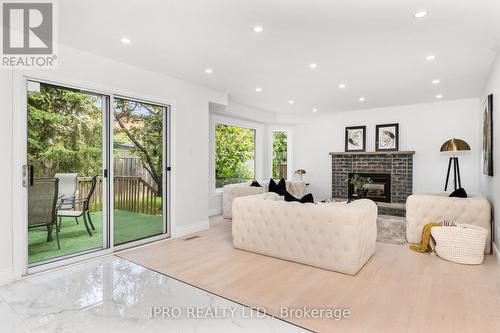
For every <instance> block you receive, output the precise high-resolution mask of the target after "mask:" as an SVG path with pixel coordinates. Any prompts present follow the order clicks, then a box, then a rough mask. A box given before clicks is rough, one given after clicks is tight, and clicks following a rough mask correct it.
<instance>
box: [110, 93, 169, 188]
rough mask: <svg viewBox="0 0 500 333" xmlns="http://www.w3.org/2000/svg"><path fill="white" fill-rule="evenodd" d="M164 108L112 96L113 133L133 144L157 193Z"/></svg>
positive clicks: (161, 160)
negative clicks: (121, 135) (114, 123)
mask: <svg viewBox="0 0 500 333" xmlns="http://www.w3.org/2000/svg"><path fill="white" fill-rule="evenodd" d="M163 110H164V107H162V106H158V105H153V104H147V103H143V102H138V101H131V100H126V99H121V98H115V108H114V118H115V120H116V124H117V125H118V128H116V129H115V136H119V135H120V134H124V135H125V136H126V138H127V139H128V140H129V141H130V142H131V143H132V144H133V145H134V148H133V149H132V153H134V154H135V155H137V156H139V157H140V158H141V161H142V164H143V167H144V169H146V171H147V172H148V173H149V174H150V175H151V177H152V178H153V181H154V182H155V184H156V189H157V196H160V197H161V196H162V193H163V191H162V189H163Z"/></svg>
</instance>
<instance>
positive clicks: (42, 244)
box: [28, 210, 163, 264]
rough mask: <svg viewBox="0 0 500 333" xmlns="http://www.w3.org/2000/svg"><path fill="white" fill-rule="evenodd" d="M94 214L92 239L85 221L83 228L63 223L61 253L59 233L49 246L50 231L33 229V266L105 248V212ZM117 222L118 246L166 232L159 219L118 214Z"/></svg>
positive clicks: (69, 220)
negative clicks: (103, 243)
mask: <svg viewBox="0 0 500 333" xmlns="http://www.w3.org/2000/svg"><path fill="white" fill-rule="evenodd" d="M90 214H91V216H92V222H93V223H94V226H95V229H96V230H92V237H90V236H89V235H88V234H87V231H86V230H85V226H84V224H83V218H79V222H80V224H76V221H75V219H74V218H64V219H63V221H62V226H61V232H60V233H59V239H60V243H61V249H60V250H58V249H57V242H56V239H55V230H54V231H53V236H54V240H53V241H51V242H47V229H45V228H35V229H30V230H29V232H28V242H29V246H28V262H29V263H30V264H31V263H34V262H37V261H42V260H45V259H50V258H54V257H60V256H64V255H67V254H72V253H77V252H81V251H86V250H90V249H98V248H100V247H102V214H101V212H93V213H90ZM114 221H115V230H114V238H115V242H114V243H115V244H120V243H126V242H128V241H131V240H136V239H140V238H143V237H147V236H152V235H158V234H160V233H162V232H163V222H162V217H161V216H159V215H148V214H141V213H135V212H129V211H125V210H115V211H114Z"/></svg>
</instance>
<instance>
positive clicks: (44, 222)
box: [28, 178, 61, 250]
mask: <svg viewBox="0 0 500 333" xmlns="http://www.w3.org/2000/svg"><path fill="white" fill-rule="evenodd" d="M58 183H59V179H57V178H55V179H35V180H33V185H32V186H30V187H29V189H28V229H31V228H37V227H46V228H47V242H50V241H52V240H53V238H52V229H54V226H55V227H56V228H55V229H56V238H57V248H58V249H59V250H60V249H61V245H60V244H59V231H58V230H57V215H56V211H57V202H58V200H59V198H58V185H59V184H58Z"/></svg>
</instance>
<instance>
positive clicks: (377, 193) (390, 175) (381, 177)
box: [330, 151, 415, 203]
mask: <svg viewBox="0 0 500 333" xmlns="http://www.w3.org/2000/svg"><path fill="white" fill-rule="evenodd" d="M414 154H415V152H414V151H395V152H338V153H330V155H331V156H332V197H333V198H351V199H352V198H356V197H357V193H355V192H356V191H354V188H353V186H352V185H351V184H350V182H349V179H350V177H352V176H354V175H355V174H358V175H360V176H362V177H368V178H370V179H371V180H372V183H371V184H369V185H368V186H366V187H365V190H366V192H365V194H366V195H367V197H368V198H369V199H372V200H375V201H379V202H393V203H405V202H406V198H408V196H409V195H411V194H412V192H413V155H414Z"/></svg>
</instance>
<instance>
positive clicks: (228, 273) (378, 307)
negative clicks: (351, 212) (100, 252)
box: [118, 217, 500, 333]
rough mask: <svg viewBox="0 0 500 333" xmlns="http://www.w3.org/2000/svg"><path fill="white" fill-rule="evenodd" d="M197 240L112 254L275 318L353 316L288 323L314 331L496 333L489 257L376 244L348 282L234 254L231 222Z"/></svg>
mask: <svg viewBox="0 0 500 333" xmlns="http://www.w3.org/2000/svg"><path fill="white" fill-rule="evenodd" d="M196 235H198V236H199V237H197V238H193V239H191V240H184V239H176V240H167V241H162V242H157V243H154V244H151V245H148V246H144V247H141V248H137V249H132V250H128V251H124V252H121V253H119V254H118V255H119V256H121V257H123V258H125V259H128V260H131V261H133V262H135V263H138V264H140V265H142V266H145V267H148V268H151V269H153V270H156V271H159V272H162V273H164V274H166V275H169V276H171V277H173V278H176V279H179V280H182V281H185V282H187V283H190V284H192V285H195V286H197V287H199V288H202V289H205V290H207V291H210V292H213V293H215V294H218V295H221V296H223V297H226V298H229V299H231V300H234V301H236V302H238V303H241V304H244V305H247V306H250V307H263V308H265V309H266V311H267V312H268V313H270V314H271V315H274V316H277V317H279V314H280V308H281V307H284V306H285V307H290V308H303V307H308V308H348V309H350V311H351V313H352V317H351V318H350V319H344V320H341V321H335V320H333V319H321V320H320V319H287V320H288V321H290V322H292V323H295V324H297V325H300V326H302V327H305V328H308V329H310V330H313V331H318V332H426V333H427V332H440V333H442V332H500V274H499V269H498V266H497V265H496V264H495V259H496V258H495V257H493V256H487V257H486V259H485V262H484V264H482V265H479V266H465V265H458V264H453V263H450V262H447V261H444V260H442V259H440V258H438V257H436V256H431V255H426V254H418V253H415V252H413V251H410V250H408V249H407V247H406V246H404V245H392V244H384V243H377V250H376V252H375V255H374V256H373V257H372V258H371V259H370V261H369V262H368V263H367V264H366V265H365V267H363V269H362V270H361V272H359V273H358V275H356V276H354V277H351V276H347V275H343V274H340V273H335V272H330V271H327V270H322V269H318V268H313V267H309V266H305V265H301V264H296V263H292V262H289V261H284V260H280V259H276V258H271V257H266V256H262V255H258V254H254V253H250V252H246V251H241V250H236V249H233V247H232V245H231V241H232V240H231V222H230V221H228V220H223V219H222V218H221V217H217V218H214V219H212V220H211V227H210V229H209V230H207V231H204V232H200V233H197V234H196ZM184 238H185V239H186V238H188V237H184Z"/></svg>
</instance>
